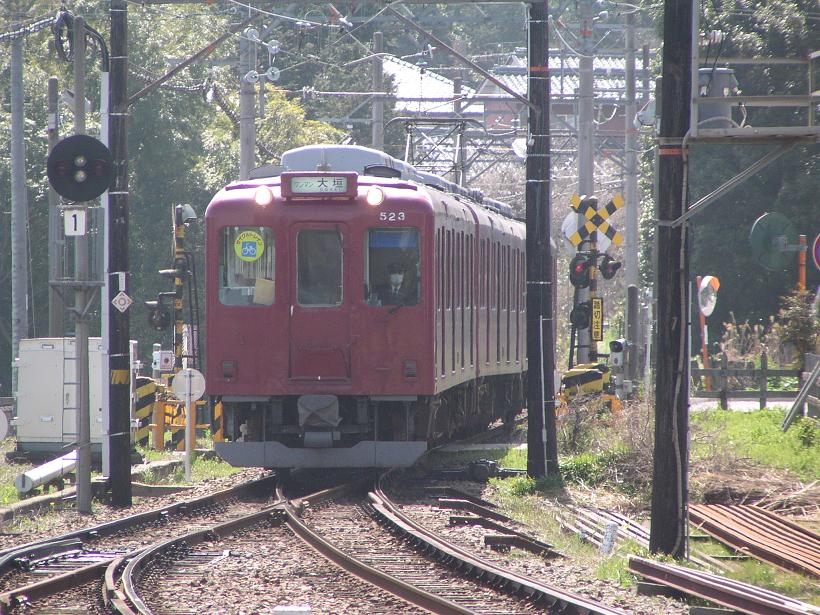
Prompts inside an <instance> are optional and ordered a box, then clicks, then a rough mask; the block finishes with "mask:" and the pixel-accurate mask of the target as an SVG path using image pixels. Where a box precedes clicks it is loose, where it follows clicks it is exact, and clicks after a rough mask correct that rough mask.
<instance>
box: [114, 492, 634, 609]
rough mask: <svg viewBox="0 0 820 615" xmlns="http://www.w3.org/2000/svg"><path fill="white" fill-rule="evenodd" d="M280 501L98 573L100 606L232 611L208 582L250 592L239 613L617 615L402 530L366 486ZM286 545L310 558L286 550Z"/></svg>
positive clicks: (224, 592) (226, 591)
mask: <svg viewBox="0 0 820 615" xmlns="http://www.w3.org/2000/svg"><path fill="white" fill-rule="evenodd" d="M286 493H288V495H286ZM289 496H290V493H289V492H286V491H285V489H283V488H282V486H281V485H280V486H279V487H278V498H277V499H278V501H277V503H275V504H274V505H272V506H270V507H267V508H265V509H264V510H261V511H259V512H258V513H255V514H254V515H248V516H246V517H244V518H242V519H236V520H233V521H231V522H229V523H226V524H220V525H218V526H214V527H212V528H208V529H203V530H198V531H197V532H193V533H188V534H186V535H184V536H178V537H176V538H174V539H171V540H166V541H163V542H161V543H158V544H155V545H153V546H151V547H150V548H148V549H145V550H143V551H142V552H140V553H138V554H135V555H133V556H130V557H128V558H122V559H119V560H117V561H115V562H112V563H111V564H110V565H109V566H108V569H107V572H106V575H105V579H106V582H105V589H104V594H105V601H106V602H105V603H106V605H107V608H110V609H112V610H113V611H115V612H118V613H121V614H123V615H124V614H128V615H134V614H142V615H146V614H148V613H154V614H155V615H162V614H164V613H168V614H170V613H172V612H173V613H175V614H182V613H216V612H225V610H226V604H225V603H219V604H214V603H213V597H214V595H219V596H221V597H223V599H226V602H227V603H229V604H230V605H231V606H230V607H227V608H228V610H231V609H233V610H235V609H236V608H239V607H238V605H237V603H236V602H231V600H230V598H226V597H227V596H230V595H231V591H232V590H231V589H230V588H226V587H225V586H224V584H222V585H220V581H219V580H220V579H226V578H229V579H233V581H232V583H234V584H237V585H242V583H243V582H244V581H243V579H246V580H247V581H249V582H250V585H249V586H248V587H249V588H250V587H255V590H254V591H255V592H256V594H257V595H256V598H255V601H253V600H249V601H248V602H247V604H246V606H247V608H248V609H249V610H260V609H272V608H273V607H274V606H276V605H277V604H288V603H290V604H294V601H296V602H298V600H299V599H300V598H302V599H303V600H304V599H308V600H309V601H310V602H311V606H312V607H313V608H318V610H320V611H322V610H328V611H333V612H342V611H343V612H346V613H358V612H362V613H364V612H367V613H379V612H421V611H430V612H435V613H444V614H447V613H536V612H537V613H543V612H556V613H558V612H560V613H567V614H573V613H579V614H580V613H584V614H586V613H602V614H606V615H610V614H612V615H614V614H621V615H622V614H623V613H624V612H623V611H620V610H617V609H612V608H609V607H606V606H604V605H601V604H597V603H595V602H593V601H590V600H588V599H583V598H580V597H578V596H573V595H571V594H568V593H566V592H561V591H560V590H557V589H555V588H549V587H547V586H544V585H543V584H540V583H537V582H535V581H533V580H531V579H526V578H524V577H520V576H518V575H514V574H512V573H509V572H508V571H505V570H503V569H502V568H500V567H498V566H496V565H494V564H491V563H490V562H485V561H481V560H479V559H477V558H475V557H474V556H471V555H470V554H468V553H466V552H464V551H462V550H460V549H459V548H458V547H456V546H454V545H449V544H447V543H445V542H444V541H442V540H441V539H439V538H437V537H434V536H431V535H430V534H429V533H425V531H424V530H423V529H422V528H418V527H415V528H414V527H411V526H412V522H410V521H409V520H407V519H402V518H401V515H400V513H398V512H397V511H396V510H394V509H393V505H392V503H391V502H390V500H389V498H387V496H385V494H384V493H383V491H382V490H381V488H380V487H379V486H378V485H376V486H373V485H372V484H368V483H361V482H360V483H356V484H349V485H344V486H339V487H335V488H333V489H328V490H323V491H319V492H315V493H312V494H309V495H302V494H300V495H298V497H289ZM387 518H389V519H390V520H389V521H388V520H387ZM397 524H398V525H397ZM385 526H386V527H387V528H388V531H389V534H385V531H384V527H385ZM399 526H400V527H401V528H402V529H401V530H398V529H397V527H399ZM296 537H298V538H299V539H301V540H302V541H304V543H307V545H309V546H310V549H308V548H307V547H306V546H305V545H304V544H301V545H299V544H295V543H294V541H295V540H296ZM315 551H318V552H319V553H321V554H322V555H323V556H324V558H326V560H329V561H330V562H332V563H333V564H335V566H336V567H337V568H336V569H335V571H334V570H331V569H329V568H328V566H329V564H328V562H327V561H324V562H320V563H317V562H315V561H314V560H311V559H310V558H309V555H308V554H310V553H313V554H314V556H315ZM297 553H298V557H295V554H297ZM288 556H290V559H289V558H288ZM294 557H295V560H299V561H302V560H305V559H306V558H307V559H308V560H309V561H310V562H311V563H310V565H309V567H308V569H307V570H309V571H310V573H309V575H310V576H309V578H310V581H309V583H308V585H309V591H308V592H305V593H303V594H301V595H299V593H298V592H297V593H296V594H295V595H294V594H293V592H291V593H290V594H289V593H288V592H287V591H285V588H286V587H294V586H298V585H299V582H302V583H304V575H305V574H308V573H307V572H306V570H305V569H302V572H301V573H299V572H295V571H294V570H293V569H292V568H291V560H293V559H294ZM268 560H269V561H270V562H271V564H269V565H266V564H265V562H266V561H268ZM243 562H244V563H243ZM243 566H244V568H242V567H243ZM237 567H239V568H242V570H243V572H242V574H237ZM262 569H264V573H263V574H260V570H262ZM340 570H344V571H345V572H346V573H347V574H345V573H341V572H340ZM299 574H301V575H302V577H301V578H300V577H299V576H298V575H299ZM362 581H365V582H366V583H367V585H365V584H363V583H362ZM244 591H247V592H250V591H251V590H250V589H247V590H244ZM183 594H184V595H185V597H184V598H181V596H182V595H183ZM327 596H331V597H332V601H331V602H330V603H328V604H327V606H326V607H325V609H323V608H322V606H317V605H316V602H317V601H321V600H322V599H324V598H326V597H327ZM263 597H264V598H263ZM235 600H242V598H240V597H237V598H235ZM399 601H400V602H399ZM243 604H244V603H243Z"/></svg>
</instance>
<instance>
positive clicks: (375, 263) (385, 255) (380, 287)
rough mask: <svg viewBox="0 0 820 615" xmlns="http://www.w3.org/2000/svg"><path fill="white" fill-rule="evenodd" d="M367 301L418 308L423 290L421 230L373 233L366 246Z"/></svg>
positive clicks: (365, 289) (374, 230)
mask: <svg viewBox="0 0 820 615" xmlns="http://www.w3.org/2000/svg"><path fill="white" fill-rule="evenodd" d="M365 258H366V259H367V262H366V263H365V268H364V270H365V281H364V300H365V301H366V302H367V303H368V304H370V305H416V304H417V303H418V302H419V297H420V293H419V290H420V289H421V262H420V260H419V232H418V229H414V228H407V229H370V230H369V231H368V232H367V245H366V246H365Z"/></svg>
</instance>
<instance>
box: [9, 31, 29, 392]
mask: <svg viewBox="0 0 820 615" xmlns="http://www.w3.org/2000/svg"><path fill="white" fill-rule="evenodd" d="M24 122H25V110H24V107H23V38H22V37H21V38H16V39H14V40H13V41H12V42H11V360H12V366H13V365H14V360H15V358H16V357H17V353H18V350H19V348H20V340H21V339H23V338H26V337H28V248H27V246H28V224H27V221H28V198H27V194H26V143H25V131H24ZM11 388H12V391H13V394H15V395H16V393H17V370H16V369H12V384H11Z"/></svg>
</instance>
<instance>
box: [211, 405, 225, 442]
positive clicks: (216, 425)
mask: <svg viewBox="0 0 820 615" xmlns="http://www.w3.org/2000/svg"><path fill="white" fill-rule="evenodd" d="M211 436H212V437H213V440H214V442H222V441H224V440H225V431H224V424H223V422H222V400H220V401H218V402H216V403H215V404H214V408H213V414H212V415H211Z"/></svg>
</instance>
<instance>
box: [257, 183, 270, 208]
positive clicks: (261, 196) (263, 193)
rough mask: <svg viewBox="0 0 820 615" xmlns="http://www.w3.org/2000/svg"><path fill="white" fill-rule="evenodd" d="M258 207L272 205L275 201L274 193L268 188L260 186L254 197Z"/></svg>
mask: <svg viewBox="0 0 820 615" xmlns="http://www.w3.org/2000/svg"><path fill="white" fill-rule="evenodd" d="M253 200H254V201H256V204H257V205H270V204H271V202H272V201H273V191H272V190H271V189H270V188H268V187H267V186H259V188H257V189H256V192H255V193H254V195H253Z"/></svg>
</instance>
